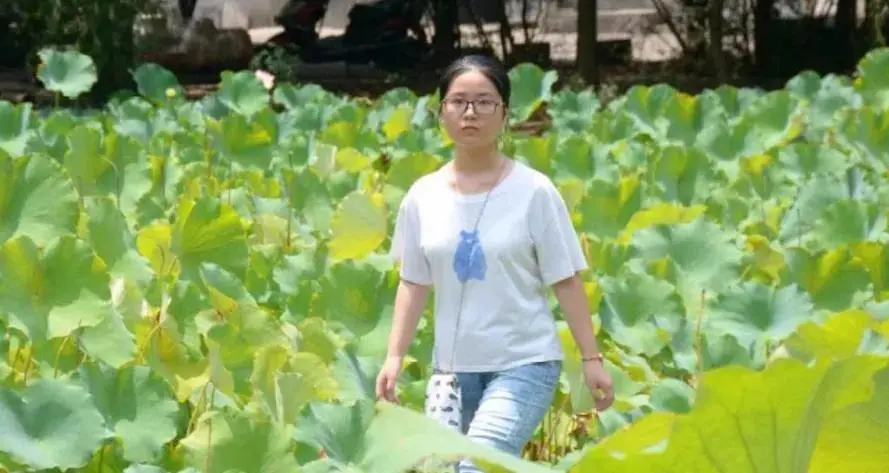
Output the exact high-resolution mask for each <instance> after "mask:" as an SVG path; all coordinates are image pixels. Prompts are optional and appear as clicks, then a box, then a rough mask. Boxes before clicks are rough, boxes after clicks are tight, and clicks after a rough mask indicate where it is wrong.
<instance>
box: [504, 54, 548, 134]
mask: <svg viewBox="0 0 889 473" xmlns="http://www.w3.org/2000/svg"><path fill="white" fill-rule="evenodd" d="M558 79H559V74H558V72H557V71H555V70H550V71H544V70H543V69H541V68H540V66H538V65H536V64H533V63H522V64H518V65H516V66H515V67H513V68H512V69H510V71H509V80H510V82H511V83H512V93H511V94H510V97H508V99H509V106H510V116H511V119H512V120H514V121H515V122H518V123H521V122H524V121H526V120H528V118H530V117H531V115H532V114H533V113H534V112H535V111H536V110H537V108H538V107H540V106H541V105H543V103H545V102H549V101H550V99H551V98H552V91H553V85H555V83H556V81H557V80H558ZM506 98H507V97H504V99H506Z"/></svg>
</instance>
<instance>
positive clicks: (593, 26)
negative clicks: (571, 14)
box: [576, 0, 599, 88]
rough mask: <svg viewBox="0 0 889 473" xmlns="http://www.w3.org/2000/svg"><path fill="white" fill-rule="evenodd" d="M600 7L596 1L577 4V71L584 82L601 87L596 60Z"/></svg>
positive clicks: (579, 1)
mask: <svg viewBox="0 0 889 473" xmlns="http://www.w3.org/2000/svg"><path fill="white" fill-rule="evenodd" d="M597 12H598V5H597V2H596V0H578V2H577V53H576V54H577V69H578V70H579V72H580V76H581V77H583V80H584V81H585V82H586V83H587V84H590V85H592V86H594V87H597V88H598V87H599V63H598V61H597V60H596V59H597V58H596V49H597V48H596V44H597V43H598V37H599V34H598V18H597V16H598V15H597Z"/></svg>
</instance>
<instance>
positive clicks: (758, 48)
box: [753, 0, 775, 77]
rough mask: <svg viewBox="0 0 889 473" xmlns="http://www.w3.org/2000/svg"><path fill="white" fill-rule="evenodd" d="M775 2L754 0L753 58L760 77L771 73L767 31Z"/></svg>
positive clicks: (772, 0) (770, 23) (770, 25)
mask: <svg viewBox="0 0 889 473" xmlns="http://www.w3.org/2000/svg"><path fill="white" fill-rule="evenodd" d="M774 7H775V0H756V6H755V7H754V9H753V56H754V58H755V59H754V61H753V62H754V64H755V66H754V69H755V70H756V74H757V75H759V76H760V77H763V76H768V75H769V73H770V72H771V69H772V66H773V64H772V63H773V61H772V57H774V55H770V54H769V46H768V45H769V29H770V28H771V27H772V10H774Z"/></svg>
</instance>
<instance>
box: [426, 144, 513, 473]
mask: <svg viewBox="0 0 889 473" xmlns="http://www.w3.org/2000/svg"><path fill="white" fill-rule="evenodd" d="M505 162H506V161H504V163H505ZM503 167H505V166H503ZM502 175H503V169H502V168H501V170H500V175H498V178H497V182H495V183H494V186H492V187H491V189H490V190H488V193H487V194H486V195H485V200H484V202H483V203H482V208H481V210H480V211H479V214H478V217H476V220H475V224H474V225H473V232H478V224H479V222H480V221H481V218H482V214H483V213H484V212H485V207H486V206H487V205H488V199H489V198H490V197H491V192H493V191H494V189H495V188H496V187H497V185H499V183H500V179H501V178H502ZM478 249H479V247H478V245H476V246H474V247H473V248H472V250H471V251H470V253H469V255H468V259H469V261H473V260H475V258H477V257H478V256H480V255H478ZM465 291H466V282H463V283H462V286H461V288H460V299H459V305H458V307H457V320H456V322H455V324H454V341H453V344H452V345H451V357H450V359H449V363H448V364H444V363H442V367H443V368H442V369H439V370H436V371H435V372H434V373H433V374H432V376H431V377H430V378H429V382H428V383H427V384H426V399H425V413H426V416H427V417H430V418H432V419H435V420H437V421H438V422H439V423H441V424H443V425H445V426H447V427H449V428H452V429H454V430H456V431H457V432H461V433H462V432H463V396H462V394H461V391H460V380H459V378H458V377H457V374H456V373H455V372H454V369H453V366H454V362H455V359H456V357H457V336H458V333H459V329H460V317H461V315H462V313H463V295H464V293H465ZM445 366H446V367H447V368H444V367H445ZM427 467H432V469H433V470H434V469H437V468H449V467H450V466H449V465H441V464H439V465H435V466H433V465H429V464H427ZM427 471H430V470H427Z"/></svg>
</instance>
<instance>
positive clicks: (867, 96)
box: [855, 48, 889, 111]
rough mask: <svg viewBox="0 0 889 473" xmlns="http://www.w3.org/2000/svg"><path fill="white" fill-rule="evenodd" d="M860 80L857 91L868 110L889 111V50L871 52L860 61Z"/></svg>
mask: <svg viewBox="0 0 889 473" xmlns="http://www.w3.org/2000/svg"><path fill="white" fill-rule="evenodd" d="M856 69H857V72H858V78H857V79H856V80H855V89H856V90H857V91H858V93H860V94H861V96H862V98H863V99H864V103H866V104H867V105H868V108H871V107H872V108H873V109H874V110H877V111H879V110H886V109H889V75H887V74H886V71H887V70H889V49H886V48H879V49H874V50H871V51H869V52H868V53H867V54H865V56H864V57H863V58H862V59H861V61H859V63H858V67H857V68H856Z"/></svg>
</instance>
